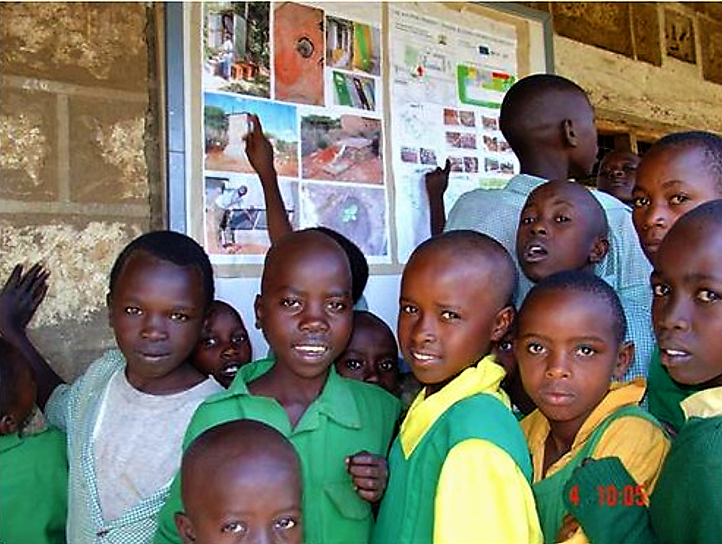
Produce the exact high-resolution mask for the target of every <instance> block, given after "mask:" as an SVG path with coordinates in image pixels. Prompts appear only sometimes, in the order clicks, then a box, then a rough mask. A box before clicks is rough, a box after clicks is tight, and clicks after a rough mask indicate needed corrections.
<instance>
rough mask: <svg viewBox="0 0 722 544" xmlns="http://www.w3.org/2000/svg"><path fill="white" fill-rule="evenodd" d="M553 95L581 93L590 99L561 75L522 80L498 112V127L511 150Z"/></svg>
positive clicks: (513, 87)
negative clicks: (541, 104) (548, 97)
mask: <svg viewBox="0 0 722 544" xmlns="http://www.w3.org/2000/svg"><path fill="white" fill-rule="evenodd" d="M550 92H558V93H578V94H579V95H581V96H583V97H584V98H585V99H586V100H587V101H588V100H589V99H588V97H587V93H586V92H585V91H584V89H582V88H581V87H580V86H579V85H577V84H576V83H574V82H573V81H571V80H570V79H567V78H565V77H562V76H558V75H555V74H533V75H530V76H527V77H525V78H522V79H520V80H519V81H517V82H516V83H514V85H512V86H511V88H510V89H509V90H508V91H507V93H506V94H505V95H504V99H503V100H502V103H501V110H500V112H499V128H500V129H501V133H502V134H503V135H504V138H505V139H506V141H507V142H509V145H510V146H511V148H512V149H515V150H516V149H518V148H519V146H520V142H522V141H524V140H523V138H525V137H526V136H527V134H528V130H529V125H530V122H531V121H532V120H537V119H538V118H539V116H540V114H542V113H543V111H544V109H543V108H540V107H539V105H540V102H541V101H543V100H544V99H545V98H546V97H547V96H548V95H549V93H550ZM535 122H536V121H535Z"/></svg>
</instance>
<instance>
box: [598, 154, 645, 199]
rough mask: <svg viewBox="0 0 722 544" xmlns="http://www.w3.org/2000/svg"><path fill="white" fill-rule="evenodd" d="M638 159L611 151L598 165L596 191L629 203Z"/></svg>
mask: <svg viewBox="0 0 722 544" xmlns="http://www.w3.org/2000/svg"><path fill="white" fill-rule="evenodd" d="M640 160H641V159H640V158H639V157H638V156H637V155H635V154H634V153H630V152H628V151H611V152H610V153H607V154H606V155H605V156H604V158H603V159H602V162H601V163H600V164H599V173H598V174H597V189H599V190H600V191H604V192H605V193H609V194H610V195H612V196H614V197H616V198H618V199H619V200H621V201H622V202H631V200H632V190H633V189H634V184H635V179H636V177H637V167H638V166H639V162H640Z"/></svg>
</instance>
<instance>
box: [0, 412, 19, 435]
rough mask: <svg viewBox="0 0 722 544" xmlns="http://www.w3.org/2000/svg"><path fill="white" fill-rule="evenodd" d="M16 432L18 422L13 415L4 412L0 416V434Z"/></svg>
mask: <svg viewBox="0 0 722 544" xmlns="http://www.w3.org/2000/svg"><path fill="white" fill-rule="evenodd" d="M17 432H18V422H17V421H15V416H13V415H11V414H5V415H3V416H2V417H0V435H6V434H15V433H17Z"/></svg>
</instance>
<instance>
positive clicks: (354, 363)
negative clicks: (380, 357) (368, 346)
mask: <svg viewBox="0 0 722 544" xmlns="http://www.w3.org/2000/svg"><path fill="white" fill-rule="evenodd" d="M344 364H345V365H346V366H347V367H348V368H349V370H361V368H362V367H363V366H364V364H363V361H359V360H358V359H346V361H345V363H344Z"/></svg>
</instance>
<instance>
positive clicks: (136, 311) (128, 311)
mask: <svg viewBox="0 0 722 544" xmlns="http://www.w3.org/2000/svg"><path fill="white" fill-rule="evenodd" d="M125 313H126V314H128V315H141V314H142V313H143V310H141V309H140V308H138V307H136V306H128V307H127V308H126V309H125Z"/></svg>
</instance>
